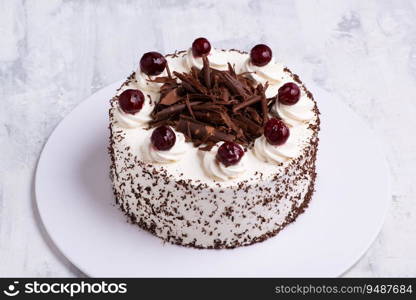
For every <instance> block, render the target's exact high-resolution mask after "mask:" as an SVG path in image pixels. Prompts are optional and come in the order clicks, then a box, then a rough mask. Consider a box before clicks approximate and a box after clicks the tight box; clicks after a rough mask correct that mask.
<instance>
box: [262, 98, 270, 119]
mask: <svg viewBox="0 0 416 300" xmlns="http://www.w3.org/2000/svg"><path fill="white" fill-rule="evenodd" d="M261 110H262V113H263V124H266V122H267V121H268V120H269V110H268V109H267V100H266V97H265V96H264V95H262V96H261Z"/></svg>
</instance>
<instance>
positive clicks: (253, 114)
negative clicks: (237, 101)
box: [246, 107, 263, 124]
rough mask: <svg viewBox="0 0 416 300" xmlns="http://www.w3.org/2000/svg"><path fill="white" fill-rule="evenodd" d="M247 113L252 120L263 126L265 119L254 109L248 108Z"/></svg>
mask: <svg viewBox="0 0 416 300" xmlns="http://www.w3.org/2000/svg"><path fill="white" fill-rule="evenodd" d="M246 112H247V113H248V114H249V115H250V117H251V119H252V120H253V121H254V122H256V123H258V124H263V118H262V117H260V115H259V113H258V112H257V111H256V110H255V109H254V108H252V107H247V108H246Z"/></svg>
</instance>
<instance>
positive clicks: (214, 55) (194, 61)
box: [184, 48, 228, 71]
mask: <svg viewBox="0 0 416 300" xmlns="http://www.w3.org/2000/svg"><path fill="white" fill-rule="evenodd" d="M184 60H185V64H186V66H187V67H188V68H189V69H190V68H192V67H196V68H198V69H202V66H203V64H204V63H203V61H202V57H194V55H193V54H192V48H189V49H188V52H187V54H186V56H185V57H184ZM208 60H209V65H210V67H211V68H213V69H216V70H222V71H223V70H227V69H228V64H227V63H228V57H227V52H225V51H221V50H216V49H211V52H210V53H209V54H208Z"/></svg>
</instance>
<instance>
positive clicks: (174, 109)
mask: <svg viewBox="0 0 416 300" xmlns="http://www.w3.org/2000/svg"><path fill="white" fill-rule="evenodd" d="M200 103H201V102H192V103H190V104H189V106H192V105H198V104H200ZM185 107H186V104H183V103H178V104H174V105H171V106H168V107H166V108H164V109H162V110H160V111H158V112H157V113H156V114H155V116H154V118H155V120H157V121H159V120H162V119H166V118H169V117H172V116H174V115H176V114H178V113H180V112H182V111H183V110H184V109H185Z"/></svg>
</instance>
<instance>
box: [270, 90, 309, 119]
mask: <svg viewBox="0 0 416 300" xmlns="http://www.w3.org/2000/svg"><path fill="white" fill-rule="evenodd" d="M302 93H303V92H302ZM314 106H315V104H314V103H313V101H312V100H311V99H309V98H308V97H306V96H305V95H302V96H301V97H300V99H299V101H298V102H297V103H296V104H294V105H285V104H282V103H279V101H276V102H275V104H274V106H273V108H272V110H273V111H275V112H277V113H278V114H279V116H280V117H281V118H282V119H283V121H285V122H286V123H288V124H290V125H292V126H296V125H299V124H301V123H305V122H308V121H309V120H311V119H312V118H313V117H314V116H315V113H314V111H313V108H314Z"/></svg>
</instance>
